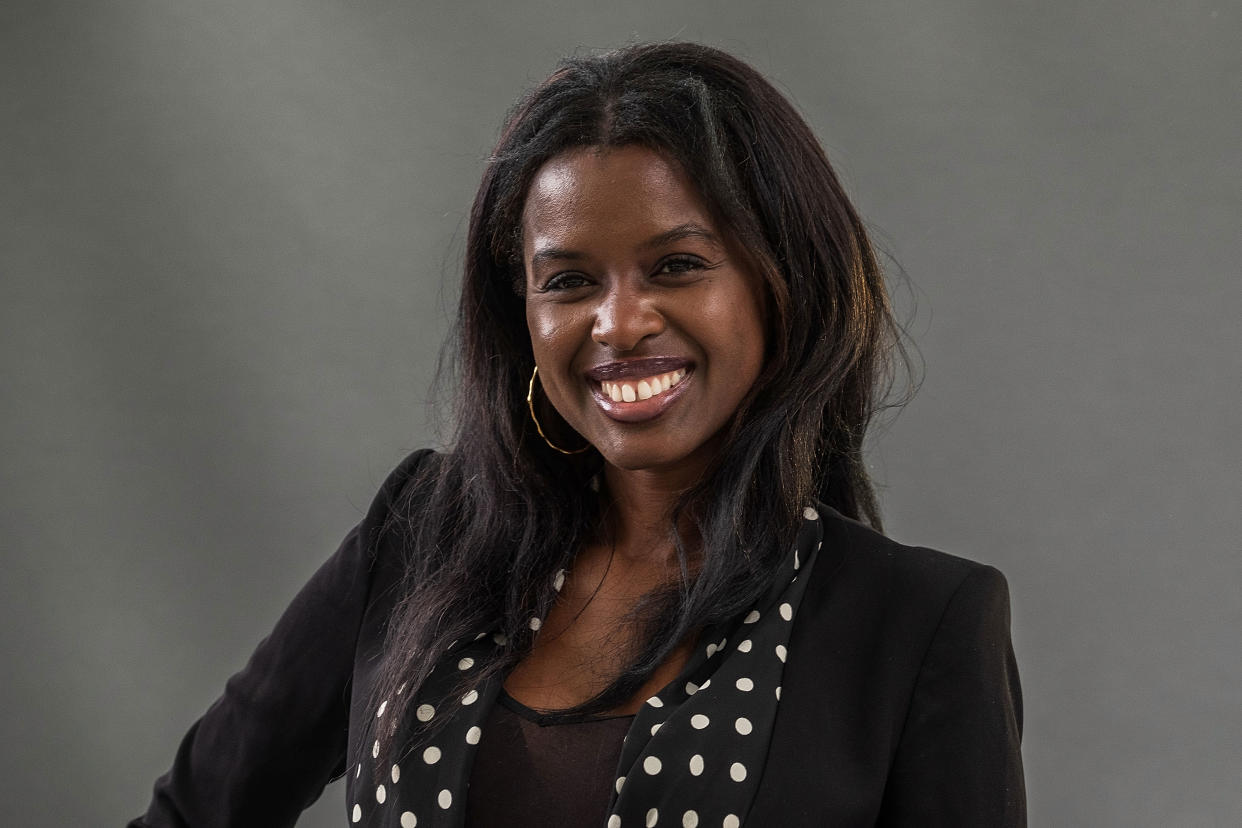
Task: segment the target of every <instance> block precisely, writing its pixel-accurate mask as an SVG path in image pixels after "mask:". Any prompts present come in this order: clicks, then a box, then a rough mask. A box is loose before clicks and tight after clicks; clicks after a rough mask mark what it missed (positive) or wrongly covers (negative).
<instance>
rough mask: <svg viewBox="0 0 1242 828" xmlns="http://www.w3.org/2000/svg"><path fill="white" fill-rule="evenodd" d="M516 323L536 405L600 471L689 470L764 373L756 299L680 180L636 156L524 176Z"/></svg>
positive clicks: (562, 161)
mask: <svg viewBox="0 0 1242 828" xmlns="http://www.w3.org/2000/svg"><path fill="white" fill-rule="evenodd" d="M522 231H523V232H522V238H523V251H522V255H523V261H524V264H525V269H526V322H527V326H528V327H529V329H530V339H531V345H532V347H533V349H534V354H535V364H536V365H538V366H539V378H540V380H541V382H542V385H543V388H544V391H545V393H546V394H547V396H548V399H549V400H550V401H551V402H552V404H553V405H554V406H555V407H556V410H557V411H558V412H560V414H561V416H562V417H564V419H565V420H566V421H567V422H568V423H569V424H570V425H571V426H573V428H574V429H575V430H576V431H577V432H578V433H579V434H581V435H582V436H583V437H584V438H586V440H588V441H589V442H590V443H591V444H592V445H594V446H595V448H596V449H598V450H599V452H600V453H601V454H602V455H603V457H604V459H605V460H606V461H607V462H608V463H611V464H612V465H614V466H616V467H619V468H622V469H630V470H637V469H651V470H667V471H674V470H681V471H691V472H693V471H695V470H697V469H701V468H702V467H703V466H705V465H706V463H707V462H708V461H709V460H710V459H711V457H712V455H713V454H714V452H715V451H716V450H717V448H718V441H719V437H720V435H721V431H722V429H723V428H724V427H725V426H726V425H727V424H728V422H729V420H730V418H731V417H732V416H733V414H734V412H735V411H737V409H738V405H739V403H740V402H741V401H742V399H743V398H744V397H745V396H746V393H747V392H748V391H749V390H750V388H751V386H752V385H753V384H754V382H755V379H756V378H757V377H758V376H759V372H760V371H761V370H762V367H763V357H764V334H763V331H764V319H763V293H762V287H761V284H760V279H759V277H758V274H756V273H755V272H754V271H753V268H751V267H750V266H749V265H748V264H747V263H746V260H745V258H744V257H743V256H742V255H741V253H740V251H738V250H737V249H736V247H735V245H734V244H733V243H732V241H731V240H730V239H727V238H724V237H723V235H722V234H721V232H720V230H719V229H718V228H717V227H716V225H715V223H714V222H713V221H712V219H711V216H710V213H709V211H708V209H707V207H706V205H705V204H704V203H703V201H702V199H701V198H700V196H699V194H698V192H697V191H696V189H695V187H694V186H693V185H692V184H691V182H690V181H689V179H688V178H687V177H686V175H685V173H683V172H682V170H681V169H680V168H679V167H677V166H675V165H673V164H670V163H669V162H668V161H666V160H665V159H664V157H663V156H661V155H659V154H658V153H656V152H653V151H652V150H649V149H646V148H643V147H639V146H626V147H621V148H613V149H600V148H584V149H577V150H572V151H568V152H565V153H563V154H561V155H559V156H556V157H555V158H553V159H552V160H550V161H548V162H547V163H546V164H544V166H543V167H542V168H541V169H540V170H539V172H538V173H537V174H536V176H535V179H534V181H533V183H532V184H531V188H530V192H529V193H528V194H527V199H526V205H525V210H524V213H523V217H522Z"/></svg>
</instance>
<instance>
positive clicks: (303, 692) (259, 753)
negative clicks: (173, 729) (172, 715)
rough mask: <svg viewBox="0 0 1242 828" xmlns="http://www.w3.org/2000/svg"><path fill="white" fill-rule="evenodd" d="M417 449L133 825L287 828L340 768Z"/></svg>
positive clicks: (227, 692)
mask: <svg viewBox="0 0 1242 828" xmlns="http://www.w3.org/2000/svg"><path fill="white" fill-rule="evenodd" d="M419 456H421V455H420V454H417V453H416V454H415V455H411V456H410V457H409V458H407V459H406V461H405V462H404V463H402V464H401V466H399V467H398V468H397V470H396V471H394V472H393V473H392V474H391V475H390V476H389V477H388V480H387V481H386V482H385V484H384V486H383V488H381V490H380V493H379V495H378V496H377V497H376V498H375V501H374V503H373V504H372V506H371V509H370V511H369V512H368V515H367V517H366V519H364V520H363V521H362V523H360V524H359V525H358V526H356V527H355V528H354V529H353V530H351V531H350V532H349V534H348V535H346V537H345V539H344V541H343V542H342V543H341V545H340V547H339V548H338V549H337V551H336V553H335V554H334V555H333V556H332V557H331V558H329V559H328V560H327V562H325V563H324V564H323V565H322V566H321V567H320V568H319V570H318V571H317V572H316V573H315V574H314V576H312V578H311V579H310V581H309V582H308V583H307V584H306V586H305V587H303V588H302V590H301V591H300V592H299V593H298V594H297V597H295V598H294V599H293V603H292V604H290V605H289V608H288V609H287V610H285V612H284V614H283V615H282V616H281V617H280V620H279V621H278V622H277V623H276V627H275V628H274V629H273V630H272V632H271V634H270V635H268V636H267V637H266V638H265V639H263V641H262V642H261V643H260V644H259V646H258V648H257V649H256V650H255V651H254V654H253V655H252V656H251V657H250V660H249V661H248V662H247V664H246V666H245V668H244V669H242V671H241V672H239V673H237V674H236V675H234V676H233V677H232V678H230V679H229V680H228V682H227V683H226V685H225V688H224V693H223V695H221V696H220V698H219V699H217V700H216V701H215V703H214V704H212V705H211V707H210V708H209V709H208V710H207V712H206V713H205V714H203V716H202V718H200V719H199V720H198V721H197V722H195V723H194V725H193V726H191V727H190V730H189V732H188V733H186V735H185V737H184V738H183V739H182V741H181V746H180V748H179V749H178V751H177V755H176V758H175V759H174V761H173V766H172V768H171V769H170V770H169V771H168V773H166V774H165V775H164V776H162V777H160V778H159V779H158V780H157V781H156V783H155V792H154V796H153V798H152V800H151V804H150V806H149V808H148V810H147V812H146V814H145V816H143V817H139V818H137V819H135V820H133V821H132V822H130V824H129V825H130V828H182V826H193V828H224V826H241V825H263V826H291V825H293V824H294V823H295V821H296V820H297V818H298V815H299V814H301V812H302V811H303V810H304V809H306V808H307V807H309V806H310V805H311V804H312V803H313V802H314V801H315V800H316V799H317V798H318V797H319V795H320V793H322V791H323V788H324V786H325V785H326V784H327V783H328V782H329V781H330V780H331V779H333V778H334V777H336V776H340V775H341V774H342V773H343V772H344V764H345V753H346V742H347V738H348V724H349V703H350V683H351V678H352V674H353V666H354V657H355V651H356V646H357V639H358V633H359V629H360V627H361V624H362V619H363V617H364V614H365V612H366V608H367V603H368V600H369V596H370V587H371V584H370V580H371V578H370V572H371V568H372V566H371V565H372V562H373V547H374V541H375V538H376V536H377V533H378V527H380V526H381V525H382V522H383V520H384V519H385V517H386V516H387V515H388V512H389V510H390V508H391V505H392V503H393V502H394V499H395V498H396V496H397V494H398V492H399V490H400V488H401V487H402V485H403V484H404V483H405V481H406V480H407V479H408V476H409V471H410V469H411V468H412V466H413V464H414V463H416V462H417V460H418V457H419Z"/></svg>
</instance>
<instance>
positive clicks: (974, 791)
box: [878, 566, 1026, 828]
mask: <svg viewBox="0 0 1242 828" xmlns="http://www.w3.org/2000/svg"><path fill="white" fill-rule="evenodd" d="M1021 741H1022V691H1021V687H1020V685H1019V683H1018V670H1017V664H1016V662H1015V660H1014V654H1013V646H1012V644H1011V642H1010V636H1009V590H1008V585H1007V584H1006V582H1005V578H1004V576H1003V575H1002V574H1001V573H1000V572H999V571H997V570H996V569H993V568H992V567H987V566H979V567H976V568H973V569H972V570H971V572H970V573H969V574H968V575H967V576H966V577H965V579H964V580H963V581H962V583H961V584H960V585H959V587H958V588H957V590H956V592H955V593H954V594H953V597H952V598H951V599H950V600H949V603H948V605H947V606H946V608H945V610H944V614H943V615H942V617H941V619H940V623H939V626H938V628H937V630H936V633H935V635H934V637H933V638H932V641H931V644H930V645H929V647H928V650H927V653H926V655H925V656H924V658H923V663H922V666H921V668H920V670H919V675H918V678H917V681H916V684H915V688H914V693H913V695H912V698H911V702H910V708H909V710H908V712H907V714H906V721H905V724H904V727H903V729H902V735H901V737H900V740H899V742H898V746H897V751H896V756H895V758H894V762H893V765H892V767H891V769H890V772H889V777H888V781H887V783H886V786H885V791H884V799H883V804H882V806H881V812H880V819H879V820H878V824H879V825H881V826H915V825H917V826H987V827H988V828H1011V827H1012V826H1025V825H1026V790H1025V786H1024V782H1023V775H1022V754H1021Z"/></svg>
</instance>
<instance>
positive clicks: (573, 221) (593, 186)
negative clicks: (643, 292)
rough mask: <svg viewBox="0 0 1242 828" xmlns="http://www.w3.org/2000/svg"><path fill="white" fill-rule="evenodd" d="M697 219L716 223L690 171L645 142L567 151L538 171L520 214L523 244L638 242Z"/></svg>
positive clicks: (527, 248)
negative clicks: (648, 146) (644, 145)
mask: <svg viewBox="0 0 1242 828" xmlns="http://www.w3.org/2000/svg"><path fill="white" fill-rule="evenodd" d="M687 222H694V223H697V224H700V225H703V226H704V227H709V228H710V227H712V221H711V217H710V213H709V211H708V209H707V207H706V205H705V204H704V202H703V199H702V197H701V196H700V195H699V193H698V190H697V189H696V188H695V187H694V185H693V183H692V182H691V181H690V179H689V177H688V176H687V175H686V174H685V172H684V171H682V169H681V168H680V167H679V166H677V165H676V164H674V163H672V162H670V161H669V160H667V159H666V158H665V157H664V156H663V155H661V154H660V153H658V152H655V151H653V150H650V149H647V148H646V147H640V146H625V147H617V148H597V147H587V148H581V149H574V150H570V151H568V152H564V153H562V154H560V155H558V156H556V157H554V158H552V159H551V160H549V161H548V162H547V163H545V164H544V165H543V166H542V167H541V168H540V169H539V171H538V172H537V173H536V174H535V177H534V180H533V181H532V182H531V185H530V190H529V191H528V193H527V197H526V204H525V208H524V210H523V213H522V230H523V232H522V236H523V247H524V249H525V252H526V254H527V255H529V254H530V253H531V252H532V251H533V250H534V249H536V248H538V247H540V246H544V245H548V244H554V245H557V246H562V245H564V244H566V243H568V242H570V241H573V240H575V239H577V240H581V241H584V242H585V241H589V242H592V243H595V244H604V243H608V242H621V241H625V240H627V239H628V240H632V241H637V240H639V238H640V237H641V238H643V239H645V238H647V237H649V236H653V235H656V234H659V233H661V232H664V231H667V230H668V229H669V228H672V227H676V226H678V225H682V224H685V223H687Z"/></svg>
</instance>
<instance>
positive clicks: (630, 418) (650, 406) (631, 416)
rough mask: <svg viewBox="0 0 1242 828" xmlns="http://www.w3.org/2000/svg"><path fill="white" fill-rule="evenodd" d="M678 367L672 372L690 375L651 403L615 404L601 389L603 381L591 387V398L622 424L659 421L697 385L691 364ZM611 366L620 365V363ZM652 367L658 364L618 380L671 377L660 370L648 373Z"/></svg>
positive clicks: (645, 366)
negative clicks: (682, 372) (660, 417)
mask: <svg viewBox="0 0 1242 828" xmlns="http://www.w3.org/2000/svg"><path fill="white" fill-rule="evenodd" d="M644 362H647V361H644ZM676 363H677V364H676V365H675V366H674V367H673V368H672V369H670V370H677V369H678V368H684V369H685V371H686V375H685V376H684V377H682V379H681V382H679V383H677V384H676V385H674V386H673V387H672V388H670V389H668V390H667V391H665V392H663V393H660V394H656V395H655V396H654V397H650V398H649V399H645V400H635V401H634V402H628V403H627V402H615V401H614V400H613V399H612V397H610V396H608V395H607V394H605V393H604V389H603V386H601V385H600V381H599V380H596V381H594V382H592V383H591V395H592V396H593V397H594V398H595V404H596V405H598V406H599V407H600V409H601V410H603V412H604V414H605V415H606V416H607V417H608V418H609V419H612V420H616V421H617V422H620V423H643V422H647V421H648V420H654V419H655V418H656V417H659V416H660V415H661V414H663V413H664V412H665V411H667V410H668V408H669V406H671V405H672V404H673V403H675V402H677V400H678V399H680V398H681V395H682V394H683V393H685V390H686V386H688V385H690V383H692V382H694V369H693V367H692V365H691V363H689V362H687V361H686V360H684V359H681V360H676ZM611 364H612V365H616V364H618V363H611ZM652 364H654V362H649V363H648V364H646V365H644V366H643V370H640V371H638V372H637V373H632V372H627V373H625V374H623V375H621V374H619V375H616V376H615V378H616V379H633V378H635V377H649V376H652V375H653V374H659V373H667V370H666V371H659V370H657V371H655V372H652V373H644V372H645V371H647V370H649V369H650V367H651V365H652ZM627 371H628V369H627ZM607 379H609V381H611V380H612V379H613V377H607Z"/></svg>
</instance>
